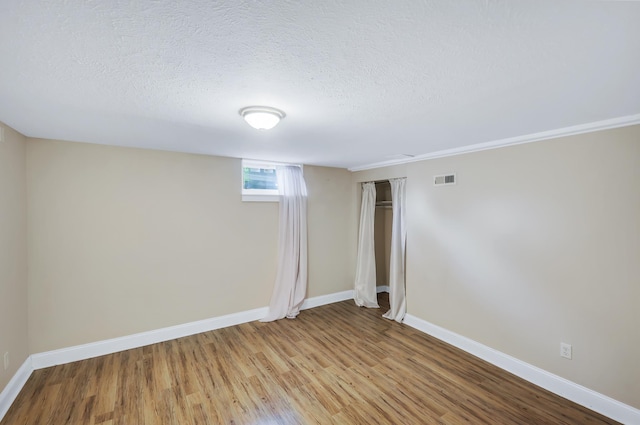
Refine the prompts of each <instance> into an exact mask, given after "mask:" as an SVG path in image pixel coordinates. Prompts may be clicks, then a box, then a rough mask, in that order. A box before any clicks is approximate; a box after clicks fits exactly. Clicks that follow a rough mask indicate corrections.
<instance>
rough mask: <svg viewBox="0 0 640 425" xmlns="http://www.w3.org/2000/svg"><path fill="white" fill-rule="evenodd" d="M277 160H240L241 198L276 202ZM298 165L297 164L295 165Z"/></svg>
mask: <svg viewBox="0 0 640 425" xmlns="http://www.w3.org/2000/svg"><path fill="white" fill-rule="evenodd" d="M279 165H297V164H283V163H278V162H266V161H253V160H249V159H243V160H242V200H243V201H257V202H278V178H277V176H276V167H277V166H279ZM297 166H298V167H299V165H297Z"/></svg>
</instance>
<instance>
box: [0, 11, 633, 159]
mask: <svg viewBox="0 0 640 425" xmlns="http://www.w3.org/2000/svg"><path fill="white" fill-rule="evenodd" d="M249 105H269V106H274V107H277V108H279V109H282V110H284V111H285V112H286V113H287V117H286V118H285V119H284V121H282V122H281V123H280V125H279V126H278V127H276V128H275V129H273V130H271V131H269V132H259V131H257V130H254V129H252V128H250V127H249V126H248V125H247V124H246V123H244V122H243V121H242V119H241V118H240V116H239V115H238V110H239V109H240V108H241V107H243V106H249ZM638 113H640V3H639V2H610V1H606V2H587V1H493V0H484V1H480V0H478V1H475V0H473V1H472V0H464V1H461V0H456V1H417V0H416V1H381V0H378V1H372V0H351V1H336V0H321V1H318V0H313V1H312V0H305V1H293V0H289V1H266V0H264V1H260V0H253V1H249V0H244V1H219V2H214V1H211V0H188V1H175V0H154V1H142V0H140V1H135V0H128V1H124V0H111V1H79V0H76V1H74V0H2V2H0V121H4V122H5V123H6V124H8V125H10V126H12V127H14V128H15V129H16V130H18V131H20V132H22V133H23V134H25V135H27V136H30V137H42V138H50V139H63V140H71V141H81V142H90V143H101V144H114V145H123V146H136V147H142V148H153V149H165V150H175V151H184V152H194V153H204V154H214V155H223V156H231V157H246V158H253V159H266V160H278V161H295V162H302V163H305V164H315V165H327V166H336V167H345V168H347V167H354V166H359V165H362V164H369V163H374V162H380V161H385V160H390V159H397V158H399V157H400V155H401V154H409V155H422V154H428V153H431V152H437V151H441V150H444V149H452V148H458V147H462V146H466V145H472V144H477V143H484V142H490V141H494V140H498V139H504V138H510V137H516V136H521V135H526V134H531V133H537V132H542V131H547V130H552V129H558V128H563V127H568V126H574V125H579V124H585V123H591V122H594V121H600V120H608V119H611V118H616V117H623V116H628V115H634V114H638Z"/></svg>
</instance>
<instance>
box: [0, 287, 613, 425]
mask: <svg viewBox="0 0 640 425" xmlns="http://www.w3.org/2000/svg"><path fill="white" fill-rule="evenodd" d="M385 295H386V294H381V297H380V300H379V301H380V304H381V308H380V309H363V308H358V307H356V306H355V305H354V304H353V302H352V301H345V302H341V303H335V304H331V305H327V306H323V307H318V308H315V309H311V310H305V311H303V312H302V313H301V314H300V315H299V316H298V318H297V319H295V320H280V321H277V322H272V323H260V322H252V323H245V324H242V325H238V326H233V327H229V328H225V329H220V330H216V331H212V332H205V333H202V334H197V335H193V336H190V337H186V338H180V339H176V340H172V341H166V342H162V343H158V344H153V345H149V346H146V347H142V348H137V349H133V350H128V351H123V352H120V353H114V354H110V355H107V356H102V357H98V358H94V359H88V360H84V361H80V362H75V363H71V364H66V365H60V366H55V367H52V368H47V369H42V370H37V371H35V372H34V373H33V374H32V375H31V377H30V378H29V380H28V381H27V383H26V384H25V385H24V387H23V389H22V391H21V392H20V394H19V395H18V397H17V398H16V400H15V402H14V404H13V405H12V406H11V408H10V409H9V411H8V412H7V414H6V416H5V417H4V419H3V420H2V421H1V422H0V425H14V424H20V425H23V424H30V425H31V424H34V425H41V424H43V425H44V424H55V425H58V424H69V425H98V424H100V425H120V424H127V425H131V424H141V425H160V424H162V425H166V424H180V425H200V424H233V425H242V424H247V425H249V424H251V425H255V424H281V425H299V424H322V425H326V424H336V425H345V424H367V425H369V424H402V425H411V424H442V425H460V424H483V423H484V424H538V423H540V424H615V423H616V422H615V421H613V420H611V419H608V418H606V417H603V416H601V415H599V414H597V413H595V412H592V411H590V410H588V409H586V408H584V407H581V406H578V405H576V404H574V403H571V402H569V401H567V400H565V399H563V398H561V397H558V396H556V395H554V394H552V393H550V392H548V391H545V390H543V389H541V388H538V387H536V386H534V385H532V384H530V383H528V382H526V381H524V380H522V379H519V378H517V377H515V376H513V375H511V374H509V373H507V372H505V371H503V370H501V369H498V368H496V367H494V366H493V365H491V364H489V363H486V362H484V361H482V360H480V359H479V358H477V357H474V356H471V355H469V354H467V353H464V352H462V351H460V350H458V349H456V348H455V347H452V346H450V345H448V344H446V343H444V342H442V341H439V340H437V339H435V338H433V337H431V336H429V335H426V334H423V333H421V332H419V331H417V330H415V329H413V328H410V327H408V326H405V325H402V324H398V323H396V322H393V321H389V320H386V319H383V318H382V317H381V315H382V314H383V313H384V312H385V311H386V310H387V308H388V299H387V298H386V296H385Z"/></svg>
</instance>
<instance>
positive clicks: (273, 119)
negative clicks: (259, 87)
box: [240, 106, 286, 130]
mask: <svg viewBox="0 0 640 425" xmlns="http://www.w3.org/2000/svg"><path fill="white" fill-rule="evenodd" d="M240 115H241V116H242V118H244V120H245V121H246V122H247V123H248V124H249V125H250V126H251V127H253V128H256V129H258V130H269V129H272V128H273V127H275V126H276V125H278V123H279V122H280V120H281V119H283V118H284V117H285V116H286V115H285V113H284V112H282V111H281V110H279V109H276V108H271V107H269V106H247V107H246V108H242V109H240Z"/></svg>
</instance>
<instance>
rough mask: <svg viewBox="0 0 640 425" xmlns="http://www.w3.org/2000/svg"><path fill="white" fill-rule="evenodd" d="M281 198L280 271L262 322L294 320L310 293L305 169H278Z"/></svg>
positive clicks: (286, 167)
mask: <svg viewBox="0 0 640 425" xmlns="http://www.w3.org/2000/svg"><path fill="white" fill-rule="evenodd" d="M276 175H277V178H278V191H279V200H280V222H279V230H278V271H277V274H276V282H275V285H274V288H273V294H272V296H271V303H270V304H269V313H268V314H267V316H266V317H265V318H264V319H262V320H261V322H271V321H273V320H278V319H282V318H284V317H287V318H289V319H293V318H294V317H296V316H297V315H298V313H300V306H302V303H303V302H304V299H305V297H306V293H307V186H306V184H305V182H304V177H303V176H302V169H301V168H300V167H296V166H282V167H277V168H276Z"/></svg>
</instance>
